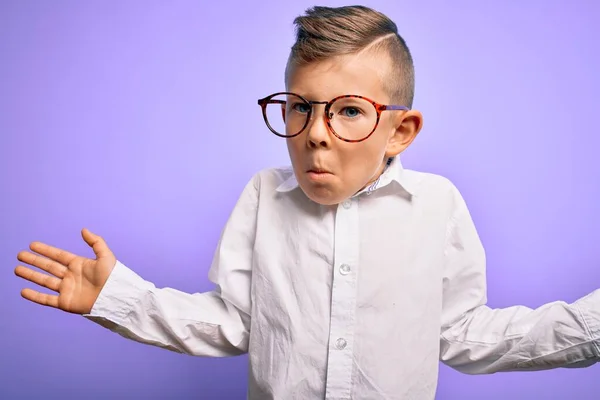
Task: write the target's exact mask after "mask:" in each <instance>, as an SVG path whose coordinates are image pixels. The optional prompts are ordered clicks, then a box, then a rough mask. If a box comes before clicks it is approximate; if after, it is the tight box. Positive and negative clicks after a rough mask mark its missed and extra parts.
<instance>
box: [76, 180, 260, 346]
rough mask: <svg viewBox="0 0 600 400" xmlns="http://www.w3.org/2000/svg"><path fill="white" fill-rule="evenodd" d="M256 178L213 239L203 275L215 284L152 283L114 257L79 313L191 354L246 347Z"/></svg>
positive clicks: (140, 338)
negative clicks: (203, 288) (188, 288)
mask: <svg viewBox="0 0 600 400" xmlns="http://www.w3.org/2000/svg"><path fill="white" fill-rule="evenodd" d="M257 204H258V180H257V177H254V178H253V180H252V181H251V182H249V183H248V184H247V185H246V187H245V188H244V190H243V192H242V194H241V196H240V198H239V200H238V201H237V203H236V205H235V207H234V210H233V211H232V213H231V215H230V217H229V219H228V221H227V223H226V225H225V227H224V229H223V232H222V234H221V237H220V239H219V243H218V245H217V249H216V252H215V255H214V258H213V262H212V265H211V268H210V271H209V279H210V280H211V281H212V282H213V283H215V289H214V290H212V291H210V292H205V293H193V294H190V293H184V292H181V291H178V290H175V289H172V288H157V287H156V286H155V285H154V284H153V283H151V282H148V281H146V280H144V279H143V278H141V277H140V276H139V275H137V274H136V273H135V272H133V271H132V270H131V269H129V268H128V267H126V266H125V265H124V264H123V263H121V262H120V261H118V262H117V264H116V266H115V268H114V270H113V271H112V273H111V275H110V276H109V278H108V281H107V282H106V284H105V286H104V287H103V288H102V291H101V293H100V295H99V297H98V299H97V300H96V302H95V304H94V306H93V308H92V310H91V312H90V313H89V314H85V315H84V317H85V318H87V319H89V320H91V321H93V322H95V323H98V324H99V325H101V326H103V327H105V328H107V329H109V330H111V331H113V332H115V333H118V334H119V335H121V336H123V337H125V338H128V339H131V340H134V341H137V342H140V343H144V344H149V345H154V346H158V347H162V348H165V349H168V350H171V351H175V352H179V353H185V354H190V355H195V356H206V357H225V356H233V355H239V354H243V353H245V352H247V351H248V338H249V331H250V310H251V299H250V284H251V265H252V249H253V246H254V238H255V229H256V214H257Z"/></svg>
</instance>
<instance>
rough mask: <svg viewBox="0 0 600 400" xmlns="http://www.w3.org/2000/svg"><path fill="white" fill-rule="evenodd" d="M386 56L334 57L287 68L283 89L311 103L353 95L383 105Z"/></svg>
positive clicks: (372, 54) (377, 54)
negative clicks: (312, 101)
mask: <svg viewBox="0 0 600 400" xmlns="http://www.w3.org/2000/svg"><path fill="white" fill-rule="evenodd" d="M389 67H390V65H389V57H387V56H386V55H383V54H381V53H373V52H364V53H360V54H352V55H344V56H337V57H334V58H329V59H326V60H322V61H315V62H312V63H309V64H306V65H293V64H292V65H290V68H289V72H288V76H287V82H286V86H287V90H288V91H290V92H294V93H297V94H299V95H301V96H304V97H305V98H308V99H311V100H321V101H324V100H330V99H332V98H334V97H336V96H341V95H346V94H356V95H360V96H365V97H368V98H370V99H372V100H375V101H378V102H386V101H387V100H388V95H387V93H386V91H385V87H384V79H386V76H387V75H388V74H387V71H388V69H389Z"/></svg>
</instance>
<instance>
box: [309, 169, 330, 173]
mask: <svg viewBox="0 0 600 400" xmlns="http://www.w3.org/2000/svg"><path fill="white" fill-rule="evenodd" d="M306 172H308V173H313V174H330V173H331V172H329V171H327V170H326V169H323V168H311V169H309V170H308V171H306Z"/></svg>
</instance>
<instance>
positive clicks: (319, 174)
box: [306, 167, 333, 181]
mask: <svg viewBox="0 0 600 400" xmlns="http://www.w3.org/2000/svg"><path fill="white" fill-rule="evenodd" d="M306 174H307V175H308V178H309V179H310V180H313V181H322V180H324V179H327V178H329V177H331V176H333V174H332V173H331V172H329V171H328V170H326V169H324V168H317V167H314V168H310V169H308V170H307V171H306Z"/></svg>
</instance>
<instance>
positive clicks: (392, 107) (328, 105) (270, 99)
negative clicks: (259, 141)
mask: <svg viewBox="0 0 600 400" xmlns="http://www.w3.org/2000/svg"><path fill="white" fill-rule="evenodd" d="M280 95H293V96H296V97H298V98H300V99H301V100H303V101H304V102H305V103H306V104H307V105H308V106H310V108H309V111H308V114H306V122H305V123H304V126H303V127H302V129H300V131H298V133H295V134H293V135H282V134H280V133H278V132H277V131H276V130H275V129H273V127H272V126H271V125H270V124H269V120H268V118H267V105H269V104H285V103H286V102H285V101H284V100H274V99H273V98H274V97H276V96H280ZM347 98H357V99H362V100H366V101H368V102H369V103H371V104H372V105H373V107H375V111H376V112H377V122H376V123H375V127H373V130H372V131H371V132H369V134H368V135H366V136H365V137H363V138H362V139H346V138H344V137H341V136H340V135H338V134H337V133H336V132H335V130H334V129H333V127H332V126H331V116H330V115H329V110H330V109H331V106H332V105H333V103H335V102H336V101H338V100H339V99H347ZM314 104H325V121H326V122H327V128H328V129H329V131H330V132H331V133H333V134H334V135H335V137H337V138H338V139H340V140H343V141H344V142H348V143H358V142H362V141H363V140H367V139H368V138H369V137H371V135H372V134H373V132H375V130H376V129H377V126H379V120H380V119H381V113H382V112H383V111H391V110H404V111H408V110H409V108H408V107H406V106H398V105H388V104H379V103H377V102H375V101H373V100H371V99H369V98H367V97H364V96H359V95H356V94H346V95H341V96H337V97H335V98H333V99H331V100H330V101H309V100H306V99H305V98H304V97H302V96H300V95H299V94H296V93H292V92H277V93H273V94H271V95H269V96H267V97H264V98H262V99H259V100H258V105H259V106H260V107H261V109H262V114H263V119H264V120H265V124H267V127H268V128H269V130H270V131H271V132H273V133H274V134H275V135H277V136H279V137H282V138H293V137H296V136H298V135H300V134H301V133H302V132H304V130H305V129H306V127H307V126H308V124H309V122H310V120H311V117H312V114H313V105H314Z"/></svg>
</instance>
